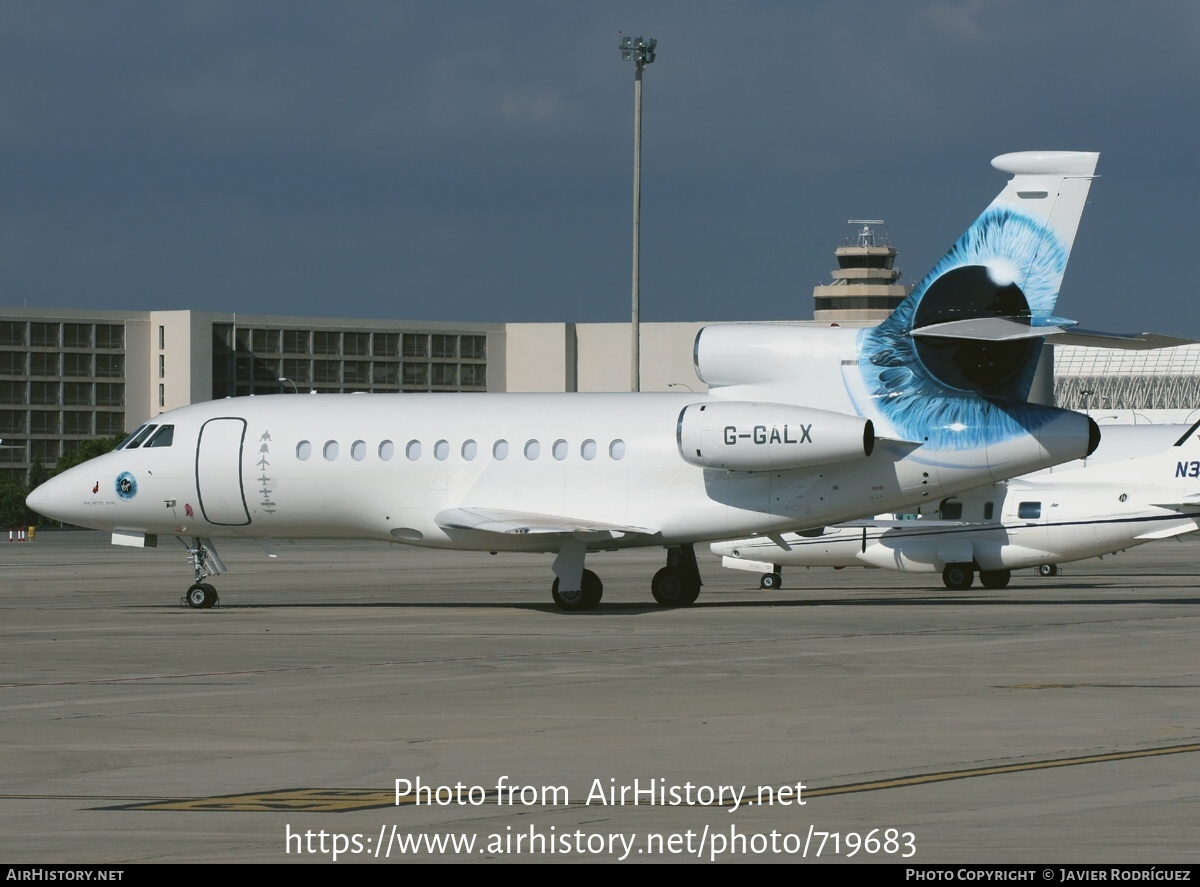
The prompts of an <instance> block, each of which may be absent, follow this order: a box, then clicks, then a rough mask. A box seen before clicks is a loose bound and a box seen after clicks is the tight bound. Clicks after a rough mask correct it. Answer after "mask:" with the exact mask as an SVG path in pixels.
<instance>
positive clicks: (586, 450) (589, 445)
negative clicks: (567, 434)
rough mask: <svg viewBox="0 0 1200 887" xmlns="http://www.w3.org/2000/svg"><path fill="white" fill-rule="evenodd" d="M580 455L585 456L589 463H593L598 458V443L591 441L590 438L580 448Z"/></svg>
mask: <svg viewBox="0 0 1200 887" xmlns="http://www.w3.org/2000/svg"><path fill="white" fill-rule="evenodd" d="M579 455H581V456H583V458H584V459H586V460H587V461H589V462H591V461H592V460H593V459H595V458H596V442H595V441H594V440H591V439H590V438H589V439H588V440H585V441H584V442H583V443H582V444H580V446H579Z"/></svg>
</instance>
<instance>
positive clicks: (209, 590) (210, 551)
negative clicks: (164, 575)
mask: <svg viewBox="0 0 1200 887" xmlns="http://www.w3.org/2000/svg"><path fill="white" fill-rule="evenodd" d="M176 538H177V539H179V542H180V544H181V545H183V547H184V548H186V549H187V552H188V560H189V561H191V564H192V573H193V574H194V576H195V580H196V581H195V582H194V583H193V584H192V586H191V587H190V588H188V590H187V594H185V595H184V596H183V599H182V600H181V601H180V603H181V604H187V605H188V606H189V607H191V608H192V609H193V610H211V609H212V608H213V607H215V606H217V605H218V604H219V603H220V602H221V597H220V595H218V594H217V590H216V589H215V588H214V587H213V586H211V585H209V584H208V583H207V582H205V581H204V580H205V579H207V578H208V577H209V576H216V575H217V574H219V573H224V572H225V565H224V564H223V563H221V558H220V557H219V556H218V555H217V549H216V547H215V546H214V545H213V543H212V540H211V539H201V538H200V537H199V536H193V537H192V540H191V542H190V543H189V542H187V541H185V540H184V539H182V538H180V537H178V536H177V537H176Z"/></svg>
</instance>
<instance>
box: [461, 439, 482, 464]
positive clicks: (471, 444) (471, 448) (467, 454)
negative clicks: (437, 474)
mask: <svg viewBox="0 0 1200 887" xmlns="http://www.w3.org/2000/svg"><path fill="white" fill-rule="evenodd" d="M478 452H479V445H478V444H476V443H475V441H473V440H465V441H463V445H462V457H463V458H464V459H466V460H467V461H468V462H470V461H471V460H472V459H474V458H475V456H476V454H478Z"/></svg>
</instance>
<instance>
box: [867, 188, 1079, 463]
mask: <svg viewBox="0 0 1200 887" xmlns="http://www.w3.org/2000/svg"><path fill="white" fill-rule="evenodd" d="M1068 253H1069V248H1066V249H1064V248H1063V246H1062V245H1060V243H1059V242H1058V238H1057V237H1056V235H1055V233H1054V231H1053V230H1051V229H1050V228H1048V227H1046V226H1045V225H1044V224H1042V222H1040V221H1038V220H1036V219H1033V218H1030V217H1029V216H1026V215H1023V214H1021V213H1018V212H1015V211H1014V210H1012V209H1011V208H1008V207H993V208H991V209H989V210H987V211H986V212H984V214H983V215H982V216H980V217H979V218H978V219H976V221H975V223H974V224H973V225H972V226H971V227H970V228H969V229H968V230H967V231H966V233H964V234H963V235H962V237H960V238H959V240H958V242H957V243H955V244H954V246H953V247H951V248H950V250H949V252H947V253H946V255H945V256H944V257H943V258H942V260H941V261H940V262H938V264H937V265H936V266H935V267H934V268H933V270H932V271H930V272H929V274H927V275H926V276H925V278H924V279H923V280H922V281H921V282H920V283H919V284H918V285H917V287H916V288H915V289H914V290H913V292H912V293H911V294H910V295H909V296H908V298H907V299H905V301H904V302H903V303H902V304H901V305H900V307H899V308H897V309H896V311H895V312H894V313H893V314H892V315H891V317H889V318H888V319H887V320H885V321H884V322H882V323H881V324H879V326H877V327H874V328H871V329H865V330H863V331H862V333H861V334H860V336H859V351H858V353H859V360H858V365H857V367H856V368H855V367H847V368H846V370H847V372H848V373H853V372H854V370H855V369H857V371H858V373H859V375H860V379H859V380H856V382H857V384H850V385H849V386H848V387H849V388H850V390H851V392H852V397H854V398H855V401H856V405H857V406H858V407H859V408H860V410H862V411H863V415H872V416H875V417H877V418H878V419H880V420H882V421H883V422H885V423H886V424H887V425H889V426H891V428H892V429H893V430H894V432H895V433H896V434H897V435H899V436H900V437H902V438H904V439H906V440H912V441H920V442H922V443H924V444H925V445H926V446H929V447H930V448H933V449H951V450H960V449H969V448H973V447H977V446H981V445H984V444H987V443H990V442H998V441H1002V440H1006V439H1008V438H1011V437H1015V436H1017V435H1020V434H1027V433H1028V432H1030V431H1031V430H1033V429H1035V428H1037V427H1039V426H1040V425H1041V424H1042V423H1043V422H1045V421H1047V420H1048V419H1049V414H1048V413H1047V411H1045V410H1044V409H1043V408H1041V407H1038V406H1036V405H1028V404H1025V403H1024V400H1025V398H1026V397H1027V396H1028V394H1029V390H1030V387H1031V385H1032V383H1033V376H1034V373H1035V371H1036V369H1037V360H1038V355H1039V354H1040V349H1041V343H1042V339H1040V338H1036V337H1035V338H1021V339H1015V340H996V339H991V340H988V339H964V338H957V337H949V336H947V337H939V336H937V335H936V334H934V335H926V336H921V337H919V338H914V337H913V336H912V335H911V332H912V331H913V330H917V329H922V328H924V327H932V326H933V325H935V324H941V323H947V322H950V321H961V320H974V319H981V318H1005V319H1007V320H1010V321H1016V322H1018V323H1023V324H1027V325H1029V326H1032V327H1037V326H1040V325H1044V324H1046V323H1048V322H1050V321H1051V319H1052V316H1053V311H1054V304H1055V301H1056V300H1057V298H1058V291H1059V287H1060V285H1061V283H1062V277H1063V272H1064V271H1065V269H1066V265H1067V257H1068ZM848 381H849V380H848ZM854 392H858V395H857V396H856V395H855V394H854ZM860 400H862V401H863V402H860Z"/></svg>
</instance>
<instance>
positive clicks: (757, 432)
mask: <svg viewBox="0 0 1200 887" xmlns="http://www.w3.org/2000/svg"><path fill="white" fill-rule="evenodd" d="M676 436H677V439H678V441H679V454H680V455H681V456H683V458H684V461H686V462H689V463H690V464H692V465H697V466H699V467H701V468H719V469H724V470H725V471H787V470H788V469H792V468H809V467H811V466H815V465H830V464H832V463H835V462H848V461H850V460H852V459H865V458H866V457H867V456H869V455H871V450H872V449H873V448H874V446H875V427H874V425H872V423H871V420H870V419H862V418H860V417H858V416H847V415H845V414H843V413H833V412H829V411H828V410H814V409H805V408H803V407H798V406H792V405H790V404H780V403H747V402H735V403H705V404H695V403H694V404H690V405H688V406H686V407H684V408H683V411H682V412H681V413H680V414H679V425H678V431H677V435H676Z"/></svg>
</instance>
